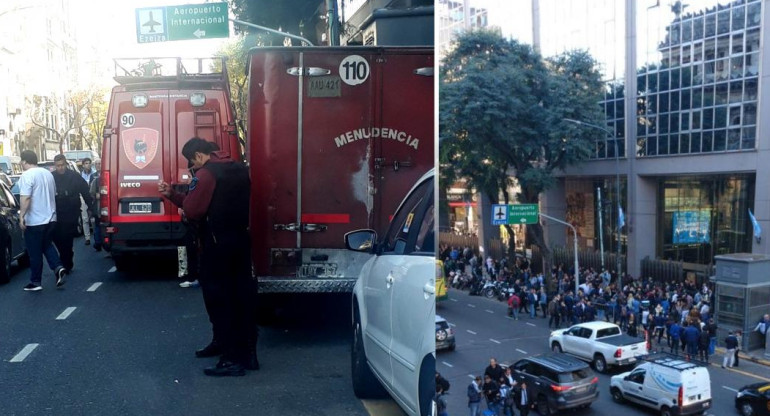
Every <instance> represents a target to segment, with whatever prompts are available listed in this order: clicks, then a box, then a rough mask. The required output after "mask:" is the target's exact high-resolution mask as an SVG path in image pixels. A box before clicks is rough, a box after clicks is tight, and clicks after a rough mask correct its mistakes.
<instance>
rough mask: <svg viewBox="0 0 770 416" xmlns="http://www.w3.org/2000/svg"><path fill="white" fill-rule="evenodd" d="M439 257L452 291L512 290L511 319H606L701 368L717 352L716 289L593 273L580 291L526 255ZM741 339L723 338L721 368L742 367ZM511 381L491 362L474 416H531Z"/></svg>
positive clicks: (475, 389) (444, 249) (768, 326)
mask: <svg viewBox="0 0 770 416" xmlns="http://www.w3.org/2000/svg"><path fill="white" fill-rule="evenodd" d="M440 259H441V260H443V264H444V272H445V276H447V279H448V280H447V282H448V284H449V285H451V286H452V287H454V288H457V289H468V290H470V291H471V294H480V293H474V291H475V292H478V291H477V289H478V288H479V287H482V286H483V285H484V283H487V282H502V283H504V284H505V285H507V287H511V288H512V294H511V295H510V296H509V297H508V298H507V303H508V316H510V317H511V318H513V319H514V320H519V319H520V317H521V316H525V317H526V316H528V317H529V319H536V318H543V319H548V327H549V328H551V329H558V328H562V327H569V326H571V325H575V324H577V323H582V322H590V321H594V320H605V321H608V322H613V323H615V324H617V325H618V326H620V328H621V329H622V330H623V331H624V332H625V333H626V334H628V335H631V336H634V337H644V338H645V339H647V341H648V343H649V345H650V348H651V349H657V350H668V351H669V352H670V353H672V354H676V355H680V354H681V355H683V356H684V357H685V358H687V359H690V360H700V361H703V362H708V361H709V359H710V357H712V356H713V355H714V354H715V352H716V346H717V331H718V326H717V324H716V322H715V319H714V313H713V312H714V311H713V309H712V305H714V301H715V293H714V286H713V284H711V283H703V284H701V285H700V287H698V286H697V285H696V283H695V282H693V281H691V280H684V281H662V280H659V279H654V278H651V277H644V278H634V277H632V276H630V275H628V274H623V275H621V276H619V275H618V274H617V273H616V272H615V271H612V270H606V269H602V270H601V271H597V270H594V269H593V268H590V267H588V268H581V269H580V270H579V271H578V282H577V291H576V290H575V287H576V284H575V278H574V276H575V273H574V270H573V269H572V268H569V267H565V265H563V264H558V265H555V266H554V267H553V269H552V270H551V276H553V279H554V281H553V282H552V283H551V284H549V282H547V281H546V278H545V277H544V276H543V274H542V273H534V272H533V271H532V269H531V267H530V262H529V260H528V259H526V258H525V257H523V256H522V257H520V256H517V257H516V258H515V260H513V261H511V260H509V259H508V258H507V257H503V258H502V259H500V260H495V259H493V258H492V257H486V259H485V258H483V257H482V256H481V255H479V254H478V253H477V252H475V251H474V250H473V249H471V248H470V247H451V246H448V245H442V246H441V247H440ZM768 330H770V315H765V317H763V319H762V320H761V321H760V322H759V323H758V324H757V327H756V328H755V331H757V332H758V333H760V334H761V335H762V336H763V337H765V336H766V334H767V333H768ZM742 340H743V333H742V332H741V331H739V330H735V331H729V335H728V336H727V337H726V338H725V339H723V343H724V345H725V354H724V356H723V361H722V367H735V366H738V365H739V358H738V357H739V356H738V353H739V351H740V350H741V346H742V345H743V342H742ZM763 345H764V344H763ZM507 372H508V373H509V372H510V371H509V370H508V371H507ZM505 376H506V370H503V369H502V368H501V367H499V366H498V365H497V364H496V360H494V359H492V360H491V361H490V366H489V367H487V371H485V374H484V377H481V376H479V377H476V379H475V380H474V381H473V382H471V384H470V385H469V386H468V391H467V393H468V406H469V408H470V415H471V416H477V415H480V414H481V413H480V406H481V402H482V400H485V401H486V403H487V409H488V410H489V411H491V412H492V413H493V414H495V415H503V414H504V415H512V414H513V409H514V408H517V409H519V410H520V413H521V414H523V415H526V414H528V411H529V409H530V408H531V406H524V408H523V410H522V408H521V406H522V404H521V394H522V393H521V387H522V386H518V391H519V393H518V395H513V394H512V392H514V391H517V389H516V385H515V382H514V380H513V379H512V378H507V377H505ZM525 396H526V394H525ZM525 402H526V400H525Z"/></svg>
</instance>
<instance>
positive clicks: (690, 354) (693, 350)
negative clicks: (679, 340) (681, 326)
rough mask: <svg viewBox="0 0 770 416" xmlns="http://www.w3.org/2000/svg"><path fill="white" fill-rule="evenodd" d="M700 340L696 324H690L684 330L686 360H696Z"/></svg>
mask: <svg viewBox="0 0 770 416" xmlns="http://www.w3.org/2000/svg"><path fill="white" fill-rule="evenodd" d="M699 339H700V331H699V330H698V327H697V324H696V323H695V322H691V323H690V324H689V325H688V326H687V328H686V329H685V330H684V343H685V345H686V346H687V359H688V360H695V359H697V358H698V340H699Z"/></svg>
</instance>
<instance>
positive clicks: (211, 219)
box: [158, 137, 259, 376]
mask: <svg viewBox="0 0 770 416" xmlns="http://www.w3.org/2000/svg"><path fill="white" fill-rule="evenodd" d="M182 155H183V156H184V157H185V158H187V160H188V162H189V164H188V166H189V167H190V168H194V169H196V177H195V178H193V181H192V182H191V183H190V190H189V192H188V193H187V195H184V194H179V193H176V192H174V190H173V188H172V187H171V186H170V185H169V184H168V183H166V182H160V183H159V184H158V191H159V192H160V193H161V194H162V195H164V196H165V197H167V198H169V199H170V200H171V201H172V202H173V203H174V204H175V205H177V206H180V207H182V209H183V210H184V212H185V215H186V216H187V218H189V219H191V220H194V221H199V224H200V229H199V233H200V234H199V238H200V283H201V288H202V289H203V292H204V302H205V303H206V304H207V311H208V313H209V317H210V320H211V322H212V325H213V327H214V328H215V329H216V330H217V332H218V334H217V339H216V342H217V344H216V345H215V344H214V343H211V344H209V345H208V346H207V347H206V348H204V350H207V354H205V355H202V354H197V355H198V356H199V357H201V356H213V355H218V354H220V353H221V355H222V356H221V358H220V360H219V363H217V365H216V366H215V367H211V368H206V369H205V370H204V373H205V374H206V375H209V376H242V375H244V374H245V371H244V369H251V370H258V369H259V362H258V361H257V351H256V346H257V335H258V333H257V325H256V310H257V305H256V302H257V284H256V281H254V280H253V279H252V276H251V241H250V239H249V233H248V224H249V189H250V186H251V185H250V181H249V173H248V169H247V168H246V167H245V166H244V165H243V164H241V163H239V162H236V161H234V160H233V159H231V158H230V156H229V155H228V154H227V153H225V152H219V151H216V152H215V151H213V148H212V146H211V144H210V143H209V142H208V141H206V140H203V139H200V138H197V137H194V138H192V139H190V140H189V141H188V142H187V143H185V145H184V147H182ZM220 334H221V339H220ZM201 351H203V350H201Z"/></svg>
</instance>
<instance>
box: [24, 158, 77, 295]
mask: <svg viewBox="0 0 770 416" xmlns="http://www.w3.org/2000/svg"><path fill="white" fill-rule="evenodd" d="M21 167H22V169H24V173H22V175H21V177H20V178H19V195H20V202H21V209H20V211H19V221H20V222H21V229H22V231H23V232H24V244H25V245H26V247H27V255H28V256H29V264H30V268H29V272H30V273H29V274H30V278H29V280H30V283H29V284H28V285H26V286H24V290H27V291H39V290H42V289H43V286H42V280H43V279H42V275H43V256H45V258H46V260H47V261H48V267H50V268H51V270H53V271H54V275H55V277H56V286H61V285H63V284H64V275H65V273H66V270H64V267H62V264H61V259H59V253H58V252H57V251H56V247H54V246H53V243H52V238H53V230H54V226H55V225H56V184H55V182H54V179H53V175H52V174H51V172H49V171H48V170H47V169H43V168H41V167H38V166H37V155H36V154H35V152H33V151H31V150H25V151H23V152H21Z"/></svg>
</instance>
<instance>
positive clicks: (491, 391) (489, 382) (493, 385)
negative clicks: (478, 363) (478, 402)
mask: <svg viewBox="0 0 770 416" xmlns="http://www.w3.org/2000/svg"><path fill="white" fill-rule="evenodd" d="M498 380H499V379H498ZM482 390H483V391H484V397H485V398H486V400H487V409H488V410H490V411H491V412H492V413H494V414H495V415H497V414H498V410H499V406H498V402H499V400H500V386H499V385H498V384H497V382H496V381H495V380H493V379H492V377H490V376H489V374H486V375H485V376H484V386H483V387H482Z"/></svg>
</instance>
